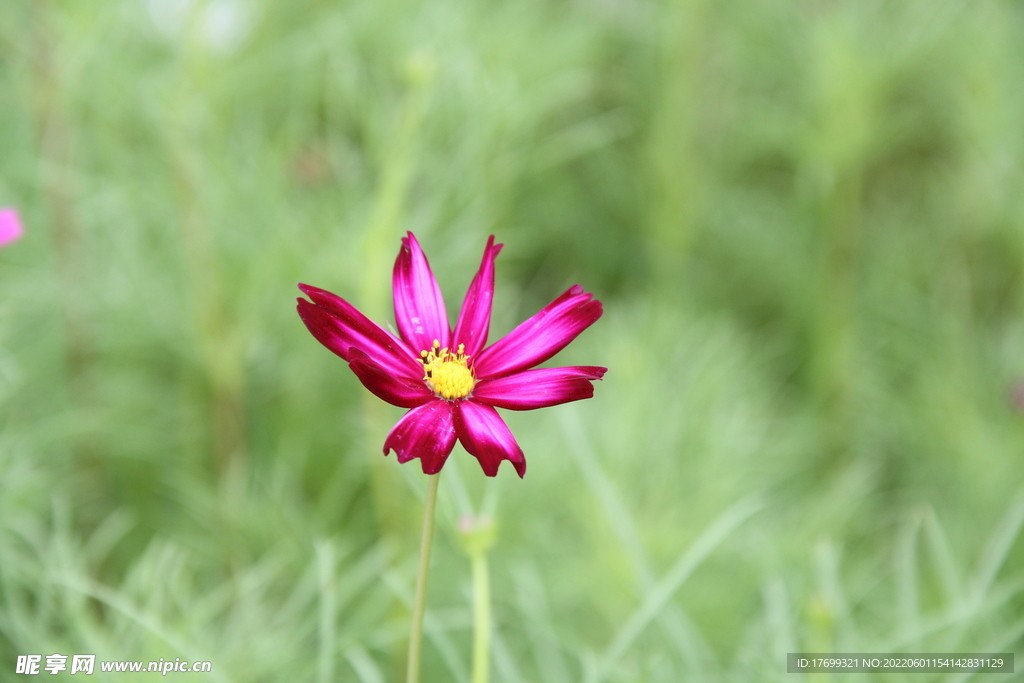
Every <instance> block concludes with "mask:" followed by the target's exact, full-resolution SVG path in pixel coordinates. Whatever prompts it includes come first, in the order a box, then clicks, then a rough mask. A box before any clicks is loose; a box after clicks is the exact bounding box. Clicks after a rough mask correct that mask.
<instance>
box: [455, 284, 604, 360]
mask: <svg viewBox="0 0 1024 683" xmlns="http://www.w3.org/2000/svg"><path fill="white" fill-rule="evenodd" d="M601 313H603V308H602V307H601V302H600V301H597V300H596V299H594V298H593V295H592V294H588V293H586V292H584V291H583V288H582V287H580V286H579V285H573V286H572V287H570V288H569V289H568V290H566V291H565V293H563V294H562V295H561V296H560V297H558V298H557V299H555V300H554V301H552V302H551V303H550V304H548V305H547V306H545V307H544V308H542V309H541V310H540V311H539V312H538V313H537V314H536V315H534V316H533V317H532V318H530V319H528V320H526V321H525V322H523V323H522V324H521V325H519V326H518V327H517V328H516V329H514V330H512V331H511V332H509V333H508V334H507V335H505V336H504V337H502V338H501V339H499V340H498V341H496V342H495V343H494V344H492V345H490V346H489V347H487V348H486V349H484V350H483V352H482V353H481V354H480V355H479V357H478V358H477V359H476V364H475V366H474V367H475V370H476V376H477V378H479V379H492V378H497V377H504V376H505V375H511V374H512V373H515V372H518V371H520V370H525V369H526V368H532V367H533V366H534V365H537V364H538V363H543V362H544V361H546V360H547V359H548V358H551V357H552V356H553V355H555V354H556V353H558V352H559V351H561V350H562V349H564V348H565V347H566V345H567V344H568V343H569V342H571V341H572V340H573V339H575V338H576V337H577V336H578V335H579V334H580V332H582V331H583V330H585V329H587V328H588V327H590V326H591V325H593V324H594V322H595V321H596V320H597V319H598V318H600V317H601Z"/></svg>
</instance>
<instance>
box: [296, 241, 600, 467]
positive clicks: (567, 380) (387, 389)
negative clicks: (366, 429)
mask: <svg viewBox="0 0 1024 683" xmlns="http://www.w3.org/2000/svg"><path fill="white" fill-rule="evenodd" d="M501 247H502V245H501V244H495V243H494V237H493V236H491V237H490V238H489V239H488V240H487V246H486V247H485V248H484V256H483V261H482V262H481V264H480V270H479V271H478V272H477V274H476V277H474V278H473V282H472V283H471V284H470V285H469V291H468V292H466V298H465V300H464V301H463V303H462V310H461V311H460V312H459V319H458V322H456V324H455V330H454V331H452V329H451V327H450V325H449V323H448V313H447V311H446V310H445V305H444V299H443V298H442V297H441V290H440V288H439V287H438V285H437V281H436V280H435V279H434V274H433V273H432V272H431V270H430V264H429V263H427V257H426V255H424V253H423V250H422V249H421V248H420V245H419V242H417V241H416V237H415V236H414V235H413V234H412V233H411V232H410V233H409V236H408V237H403V238H402V248H401V250H400V251H399V252H398V259H397V260H396V261H395V269H394V274H393V278H392V285H393V289H394V300H395V320H396V322H397V324H398V331H399V334H400V335H401V338H399V337H396V336H395V335H393V334H391V333H390V332H388V331H386V330H384V329H383V328H381V327H380V326H378V325H377V324H376V323H374V322H372V321H371V320H369V319H368V318H367V317H366V316H364V315H363V314H362V313H360V312H359V311H358V310H356V308H355V307H354V306H352V304H350V303H348V302H347V301H345V300H344V299H342V298H341V297H338V296H336V295H334V294H331V293H330V292H327V291H324V290H322V289H317V288H316V287H310V286H309V285H303V284H300V285H299V289H301V290H302V291H303V292H305V294H306V295H307V296H308V297H309V298H310V299H311V300H312V301H311V302H310V301H307V300H306V299H302V298H300V299H299V300H298V301H299V305H298V310H299V315H300V316H301V317H302V321H303V322H304V323H305V324H306V327H307V328H308V329H309V331H310V332H312V333H313V336H314V337H316V338H317V339H318V340H319V341H320V343H321V344H323V345H324V346H326V347H327V348H328V349H330V350H331V351H333V352H334V353H336V354H338V355H339V356H341V357H342V358H343V359H345V360H346V361H348V364H349V367H350V368H351V369H352V371H353V372H354V373H355V374H356V376H357V377H358V378H359V380H360V381H361V382H362V383H363V386H365V387H366V388H367V389H369V390H370V391H371V392H373V393H374V394H375V395H377V396H378V397H380V398H381V399H383V400H385V401H387V402H388V403H390V404H392V405H396V406H399V407H402V408H411V410H410V411H409V412H407V413H406V414H405V415H404V416H403V417H402V419H401V420H399V421H398V424H396V425H395V426H394V428H392V430H391V433H390V434H388V437H387V439H386V440H385V441H384V454H385V455H387V454H388V453H389V452H390V451H391V450H392V449H394V451H395V452H396V453H397V454H398V461H399V462H408V461H409V460H411V459H413V458H419V459H420V464H421V465H422V466H423V471H424V473H426V474H436V473H437V472H439V471H440V470H441V467H443V466H444V463H445V460H446V459H447V458H448V454H449V453H451V452H452V448H454V447H455V440H456V439H458V440H459V441H461V442H462V445H463V447H465V449H466V450H467V451H468V452H469V453H470V454H472V455H473V456H475V457H476V459H477V460H478V461H479V462H480V466H481V467H482V468H483V470H484V473H485V474H486V475H487V476H489V477H493V476H495V475H496V474H497V473H498V466H499V465H500V464H501V461H502V460H509V461H511V462H512V465H513V467H515V469H516V472H518V473H519V476H520V477H522V476H523V475H524V474H525V473H526V458H525V457H524V456H523V451H522V449H521V448H520V447H519V444H518V443H516V439H515V437H514V436H513V435H512V432H511V430H509V428H508V426H507V425H506V424H505V421H504V420H502V419H501V416H500V415H498V411H496V410H495V408H496V407H497V408H507V409H509V410H533V409H534V408H545V407H547V406H554V405H558V404H560V403H568V402H569V401H577V400H579V399H583V398H590V397H592V396H593V395H594V385H593V384H592V383H591V382H592V380H597V379H601V378H602V377H603V376H604V373H605V371H606V370H607V368H600V367H593V366H576V367H564V368H544V369H533V370H531V369H530V368H533V367H534V366H536V365H539V364H540V363H543V362H544V361H546V360H548V359H549V358H551V357H552V356H554V355H555V354H556V353H558V352H559V351H561V350H562V349H563V348H565V347H566V346H567V345H568V344H569V342H571V341H572V340H573V339H575V338H576V337H577V336H578V335H579V334H580V332H582V331H583V330H585V329H587V328H588V327H590V325H592V324H593V323H594V322H595V321H596V320H597V319H598V318H600V317H601V313H602V308H601V302H600V301H597V300H595V299H594V298H593V296H592V295H590V294H587V293H586V292H584V291H583V288H582V287H580V286H579V285H573V286H572V287H570V288H569V289H568V290H567V291H566V292H565V293H563V294H562V295H561V296H560V297H558V298H557V299H555V300H554V301H552V302H551V303H550V304H548V305H547V306H545V307H544V308H543V309H541V311H540V312H538V313H537V314H536V315H534V316H533V317H532V318H530V319H529V320H527V321H526V322H524V323H522V324H521V325H519V326H518V327H517V328H515V329H514V330H512V331H511V332H510V333H508V334H507V335H505V336H504V337H503V338H502V339H500V340H498V341H497V342H495V343H494V344H491V345H490V346H488V347H487V348H484V345H485V344H486V342H487V333H488V329H489V328H490V324H491V300H492V299H493V297H494V259H495V257H496V256H497V255H498V252H499V251H501Z"/></svg>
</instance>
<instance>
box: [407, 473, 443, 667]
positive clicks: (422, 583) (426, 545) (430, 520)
mask: <svg viewBox="0 0 1024 683" xmlns="http://www.w3.org/2000/svg"><path fill="white" fill-rule="evenodd" d="M440 480H441V475H440V473H438V474H434V475H430V476H429V477H427V501H426V503H425V504H424V508H423V535H422V537H421V538H420V564H419V567H418V568H417V570H416V597H415V598H414V602H413V607H412V630H411V631H410V633H409V664H408V670H407V674H406V677H405V680H406V683H419V680H420V652H421V651H422V649H423V613H424V612H425V611H426V606H427V570H428V569H429V568H430V545H431V543H432V541H433V540H434V508H435V507H436V506H437V483H438V482H439V481H440Z"/></svg>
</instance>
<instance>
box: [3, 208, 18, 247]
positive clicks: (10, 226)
mask: <svg viewBox="0 0 1024 683" xmlns="http://www.w3.org/2000/svg"><path fill="white" fill-rule="evenodd" d="M21 233H22V228H21V220H20V219H19V218H18V212H17V211H15V210H14V209H0V247H3V246H5V245H8V244H10V243H11V242H13V241H15V240H16V239H18V238H19V237H21Z"/></svg>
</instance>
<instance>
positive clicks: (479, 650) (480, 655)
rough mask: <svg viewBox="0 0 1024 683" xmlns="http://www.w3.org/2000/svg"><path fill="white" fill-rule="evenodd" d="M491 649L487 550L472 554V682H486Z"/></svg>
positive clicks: (489, 583) (489, 585) (489, 584)
mask: <svg viewBox="0 0 1024 683" xmlns="http://www.w3.org/2000/svg"><path fill="white" fill-rule="evenodd" d="M490 651H491V582H490V578H489V577H488V572H487V551H486V550H483V551H481V552H478V553H475V554H474V555H473V683H487V675H488V673H489V672H490Z"/></svg>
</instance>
